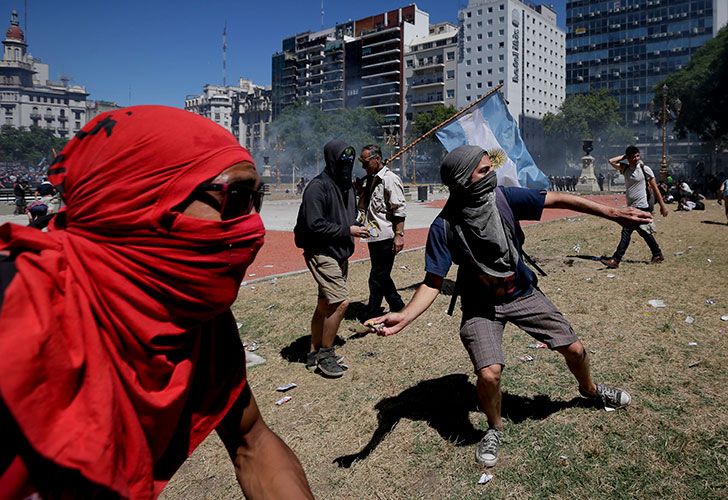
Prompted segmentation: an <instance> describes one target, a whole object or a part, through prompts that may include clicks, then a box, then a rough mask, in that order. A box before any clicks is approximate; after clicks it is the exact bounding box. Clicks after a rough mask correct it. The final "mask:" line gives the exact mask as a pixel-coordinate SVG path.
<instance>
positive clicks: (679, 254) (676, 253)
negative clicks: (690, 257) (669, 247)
mask: <svg viewBox="0 0 728 500" xmlns="http://www.w3.org/2000/svg"><path fill="white" fill-rule="evenodd" d="M684 253H685V252H675V257H680V256H681V255H682V254H684Z"/></svg>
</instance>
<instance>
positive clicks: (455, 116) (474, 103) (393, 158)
mask: <svg viewBox="0 0 728 500" xmlns="http://www.w3.org/2000/svg"><path fill="white" fill-rule="evenodd" d="M502 87H503V84H502V83H499V84H498V85H496V86H495V87H493V89H492V90H490V91H489V92H487V93H486V94H485V95H483V96H482V97H481V98H480V99H477V100H475V102H473V103H471V104H469V105H467V106H465V107H464V108H463V109H461V110H460V111H458V112H457V113H455V114H454V115H452V116H451V117H450V118H448V119H447V120H445V121H443V122H440V123H439V124H437V125H435V126H434V127H432V128H431V129H430V130H428V131H427V132H425V133H424V134H422V135H421V136H419V137H418V138H417V139H415V140H414V141H412V142H410V143H409V144H407V145H406V146H404V147H403V148H401V149H400V150H399V151H397V152H396V153H394V154H393V155H392V156H391V157H390V158H389V159H388V160H387V161H386V163H385V164H388V163H390V162H392V161H394V160H396V159H397V158H399V157H400V156H402V155H403V154H405V153H406V152H407V151H409V150H410V149H412V148H413V147H415V146H417V144H419V143H420V142H422V141H423V140H424V139H426V138H428V137H429V136H431V135H432V134H434V133H435V132H437V131H438V130H440V129H441V128H442V127H444V126H446V125H449V124H450V123H451V122H454V121H455V120H457V119H458V118H460V117H461V116H463V115H464V114H465V113H467V112H468V111H470V110H471V109H473V108H474V107H475V106H477V105H478V104H480V103H481V102H483V101H484V100H486V99H487V98H489V97H490V96H492V95H493V94H495V93H496V92H498V91H499V90H500V89H501V88H502Z"/></svg>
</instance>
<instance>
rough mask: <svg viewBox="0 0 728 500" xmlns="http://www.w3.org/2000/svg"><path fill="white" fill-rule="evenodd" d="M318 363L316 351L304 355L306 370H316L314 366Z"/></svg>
mask: <svg viewBox="0 0 728 500" xmlns="http://www.w3.org/2000/svg"><path fill="white" fill-rule="evenodd" d="M317 363H318V351H314V352H309V353H308V354H306V370H308V371H310V372H312V371H315V370H316V364H317Z"/></svg>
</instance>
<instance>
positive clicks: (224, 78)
mask: <svg viewBox="0 0 728 500" xmlns="http://www.w3.org/2000/svg"><path fill="white" fill-rule="evenodd" d="M222 86H223V87H227V19H226V20H225V27H224V28H223V29H222Z"/></svg>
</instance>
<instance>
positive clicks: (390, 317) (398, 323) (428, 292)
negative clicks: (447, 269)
mask: <svg viewBox="0 0 728 500" xmlns="http://www.w3.org/2000/svg"><path fill="white" fill-rule="evenodd" d="M442 281H443V280H442V278H441V277H440V276H436V275H434V274H431V273H427V274H426V275H425V281H423V282H422V284H421V285H420V286H419V287H418V288H417V290H416V291H415V294H414V296H413V297H412V300H410V301H409V304H407V305H406V306H405V308H404V309H402V311H400V312H398V313H389V314H385V315H384V316H380V317H378V318H372V319H370V320H367V321H366V323H365V324H367V325H376V324H379V323H384V327H383V328H380V329H378V330H377V333H379V335H383V336H385V337H386V336H389V335H394V334H395V333H398V332H400V331H401V330H403V329H404V327H406V326H407V325H409V324H410V323H412V322H413V321H414V320H415V319H417V318H418V317H419V315H420V314H422V313H423V312H425V311H426V310H427V308H428V307H430V306H431V305H432V303H433V302H435V299H436V298H437V296H438V295H439V294H440V289H441V288H442Z"/></svg>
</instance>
